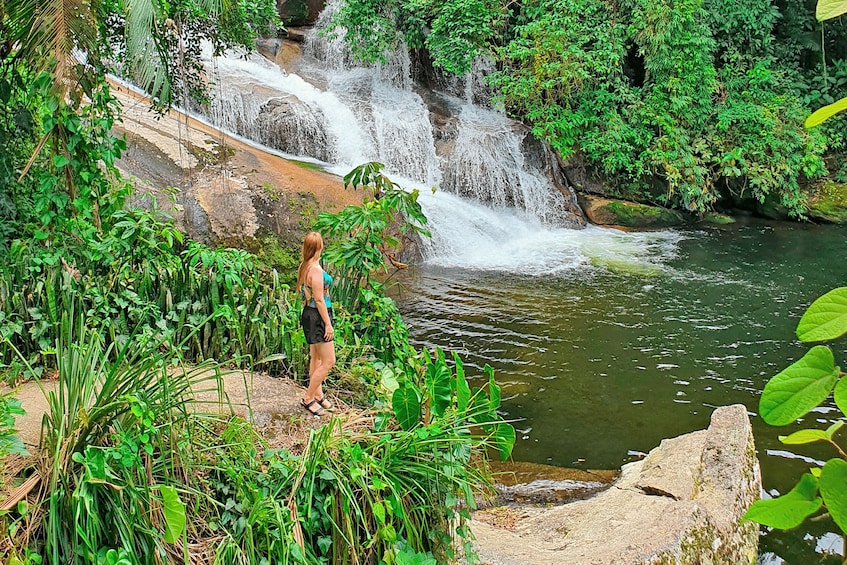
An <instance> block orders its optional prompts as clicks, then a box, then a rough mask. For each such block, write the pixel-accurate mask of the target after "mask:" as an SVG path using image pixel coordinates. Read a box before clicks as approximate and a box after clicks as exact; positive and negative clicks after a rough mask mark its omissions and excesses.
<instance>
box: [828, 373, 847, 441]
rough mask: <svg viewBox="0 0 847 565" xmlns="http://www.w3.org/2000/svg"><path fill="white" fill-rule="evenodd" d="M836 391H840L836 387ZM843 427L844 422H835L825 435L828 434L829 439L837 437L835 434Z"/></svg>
mask: <svg viewBox="0 0 847 565" xmlns="http://www.w3.org/2000/svg"><path fill="white" fill-rule="evenodd" d="M836 390H838V387H837V386H836ZM843 426H844V420H838V421H837V422H835V423H834V424H832V425H831V426H830V427H828V428H827V429H826V432H825V433H826V438H827V439H832V437H833V436H834V435H835V432H837V431H838V430H840V429H841V428H842V427H843Z"/></svg>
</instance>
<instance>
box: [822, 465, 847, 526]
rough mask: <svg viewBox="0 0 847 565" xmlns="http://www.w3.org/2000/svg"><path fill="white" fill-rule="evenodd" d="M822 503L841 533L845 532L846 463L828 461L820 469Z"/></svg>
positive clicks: (846, 505)
mask: <svg viewBox="0 0 847 565" xmlns="http://www.w3.org/2000/svg"><path fill="white" fill-rule="evenodd" d="M820 489H821V496H822V497H823V502H824V504H826V509H827V510H828V511H829V514H830V516H832V519H833V520H835V523H836V524H838V527H839V528H841V531H842V532H847V461H844V460H843V459H830V460H829V461H827V462H826V464H825V465H824V466H823V469H821V478H820Z"/></svg>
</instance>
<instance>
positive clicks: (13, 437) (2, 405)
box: [0, 392, 28, 459]
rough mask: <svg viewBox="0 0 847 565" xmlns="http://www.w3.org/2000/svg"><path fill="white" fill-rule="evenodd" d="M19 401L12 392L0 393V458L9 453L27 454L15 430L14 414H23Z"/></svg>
mask: <svg viewBox="0 0 847 565" xmlns="http://www.w3.org/2000/svg"><path fill="white" fill-rule="evenodd" d="M25 414H26V412H24V410H23V408H21V401H20V400H18V399H17V398H15V397H14V393H13V392H7V393H5V394H0V459H2V458H3V457H4V456H5V455H7V454H9V453H17V454H19V455H27V454H28V452H27V450H26V447H24V444H23V442H22V441H21V439H20V438H19V437H18V436H17V430H15V416H23V415H25Z"/></svg>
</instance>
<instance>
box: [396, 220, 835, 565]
mask: <svg viewBox="0 0 847 565" xmlns="http://www.w3.org/2000/svg"><path fill="white" fill-rule="evenodd" d="M623 237H624V239H623V240H622V241H625V237H626V236H623ZM670 240H671V241H672V244H670V245H668V244H664V245H662V246H659V247H658V248H657V249H656V250H655V251H653V252H648V253H647V256H646V258H645V256H644V255H643V253H642V254H641V255H639V256H638V258H637V260H630V259H628V257H627V250H626V249H624V250H622V251H620V252H619V253H611V254H610V253H608V249H592V248H591V247H592V245H593V244H592V243H591V238H588V239H585V240H581V243H580V244H579V246H580V247H581V249H580V253H582V254H583V255H584V256H585V257H587V258H588V260H587V261H585V262H584V264H583V265H581V266H580V267H579V268H573V269H569V270H564V271H562V272H557V273H556V274H546V275H535V276H529V275H524V274H522V271H521V270H520V269H517V270H512V271H511V272H510V271H508V270H504V269H497V270H486V269H483V270H480V269H478V268H473V269H470V268H463V267H462V266H461V265H454V266H443V265H442V266H437V265H428V264H424V265H422V266H420V267H417V268H416V269H414V270H413V272H411V273H408V274H407V275H406V276H405V277H404V278H403V279H402V281H401V283H402V285H401V291H400V294H399V297H398V302H399V304H400V308H401V310H402V312H403V316H404V319H405V320H406V322H407V324H408V325H409V328H410V331H411V333H412V336H413V341H414V342H416V343H417V344H418V345H427V346H440V347H442V348H444V349H448V350H455V351H458V352H459V353H460V354H461V355H462V357H463V359H464V361H465V365H466V367H467V368H468V373H469V374H473V373H474V372H475V369H476V373H477V374H481V371H480V370H479V369H480V368H481V367H482V366H484V365H485V364H486V363H487V364H489V365H491V366H492V367H494V369H495V371H496V373H495V374H496V377H497V380H498V382H499V383H500V384H501V385H502V392H503V399H504V401H503V410H502V411H503V415H504V416H505V417H506V418H509V419H516V420H518V422H517V423H516V424H515V427H516V429H517V430H518V434H517V435H518V440H517V443H516V445H515V450H514V458H515V459H516V460H520V461H531V462H538V463H547V464H550V465H557V466H565V467H577V468H583V469H612V468H618V467H620V466H621V465H622V464H624V463H626V462H628V461H632V460H635V459H637V458H639V457H641V456H642V455H643V454H644V453H646V452H648V451H650V450H651V449H652V448H654V447H655V446H657V445H658V444H659V442H660V441H661V440H662V439H663V438H668V437H673V436H677V435H680V434H684V433H687V432H690V431H693V430H697V429H702V428H705V427H706V426H708V423H709V417H710V415H711V412H712V410H713V409H714V407H716V406H721V405H726V404H734V403H741V404H744V405H745V406H746V407H747V409H748V412H749V414H750V417H751V420H752V422H753V426H754V432H755V437H756V447H757V450H758V454H759V460H760V462H761V466H762V475H763V482H764V487H765V489H766V490H768V491H769V492H772V493H776V492H786V491H787V490H788V489H790V488H791V487H792V486H793V484H794V483H795V481H796V479H797V478H798V477H799V476H800V474H801V473H802V472H803V471H804V470H805V469H807V468H808V466H809V461H813V460H821V459H826V458H829V457H830V456H832V455H833V454H832V453H831V452H830V451H829V450H827V449H826V448H824V447H822V446H821V447H818V446H814V447H809V446H785V445H782V444H781V443H780V442H779V441H778V439H777V436H778V435H781V434H787V433H790V432H791V431H793V430H794V429H799V427H801V426H800V425H799V424H798V425H795V426H786V427H784V428H773V427H769V426H767V425H765V424H764V423H763V422H762V421H761V419H760V418H758V416H757V410H758V399H759V395H760V393H761V390H762V388H763V387H764V384H765V383H766V382H767V380H768V379H769V378H770V377H771V376H773V375H774V374H776V373H777V372H778V371H780V370H781V369H782V368H784V367H786V366H787V365H788V364H790V363H791V362H792V361H793V360H795V359H797V358H799V357H800V356H802V355H803V353H804V352H805V351H806V350H807V349H808V346H806V345H803V344H801V343H800V342H799V341H797V340H796V338H795V336H794V329H795V327H796V324H797V321H798V320H799V318H800V316H801V315H802V313H803V311H804V310H805V308H806V307H807V306H808V305H809V304H810V303H811V302H812V301H813V300H814V299H815V298H816V297H818V296H820V295H821V294H823V293H825V292H826V291H828V290H830V289H832V288H834V287H837V286H843V285H845V284H847V263H845V258H847V230H845V229H844V228H840V227H833V226H815V225H805V224H791V223H764V222H758V221H747V222H743V223H739V224H736V225H733V226H728V227H720V228H704V229H697V230H693V229H692V230H682V231H676V232H672V237H670ZM637 244H638V242H637V241H636V242H635V243H632V242H630V244H629V245H637ZM598 245H604V246H608V245H609V243H608V241H606V240H604V242H603V243H600V244H598ZM624 247H625V245H624ZM436 263H437V262H436ZM845 343H847V341H842V342H838V343H835V344H834V350H835V353H836V359H837V361H838V362H841V363H842V365H843V364H844V362H845V361H843V360H845V359H847V354H845V351H844V350H845V347H844V345H845ZM836 414H837V412H836V411H835V409H834V405H828V406H824V407H822V408H820V409H819V410H818V411H816V412H814V413H812V414H811V415H810V416H809V417H807V418H806V422H805V423H804V424H805V426H811V427H816V426H820V427H825V426H826V425H828V423H829V422H830V421H832V419H833V418H835V416H836ZM834 531H835V528H834V526H833V525H832V524H830V523H827V522H826V521H823V522H817V523H815V524H812V525H803V526H801V528H799V529H798V530H795V531H792V532H787V533H783V532H766V533H763V536H762V539H761V544H760V559H759V562H760V564H768V565H772V564H777V563H789V564H792V565H793V564H800V565H805V564H809V563H840V559H837V558H836V557H833V556H831V555H827V553H828V552H836V551H842V549H841V548H842V544H841V539H840V537H838V536H836V535H834V534H833V533H832V532H834Z"/></svg>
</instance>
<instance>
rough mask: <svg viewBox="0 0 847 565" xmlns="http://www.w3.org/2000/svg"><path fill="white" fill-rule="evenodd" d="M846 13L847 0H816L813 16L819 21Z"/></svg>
mask: <svg viewBox="0 0 847 565" xmlns="http://www.w3.org/2000/svg"><path fill="white" fill-rule="evenodd" d="M844 13H847V0H818V5H817V7H816V8H815V17H816V18H817V20H818V21H819V22H822V21H824V20H831V19H832V18H837V17H838V16H840V15H841V14H844Z"/></svg>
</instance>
